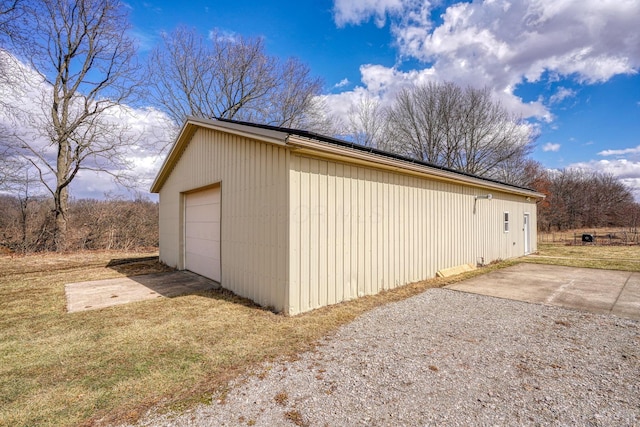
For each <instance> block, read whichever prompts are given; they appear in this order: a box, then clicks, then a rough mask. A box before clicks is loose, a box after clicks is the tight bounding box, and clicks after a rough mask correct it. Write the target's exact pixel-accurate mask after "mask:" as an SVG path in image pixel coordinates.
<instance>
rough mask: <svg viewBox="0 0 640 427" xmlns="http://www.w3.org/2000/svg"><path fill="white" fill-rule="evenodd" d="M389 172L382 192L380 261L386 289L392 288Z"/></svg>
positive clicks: (385, 174) (386, 173)
mask: <svg viewBox="0 0 640 427" xmlns="http://www.w3.org/2000/svg"><path fill="white" fill-rule="evenodd" d="M389 175H390V174H389V173H388V172H384V173H383V176H384V182H383V184H382V186H383V192H382V212H383V215H382V242H381V244H382V248H381V254H382V259H381V260H379V262H380V263H381V264H382V266H383V269H384V272H383V280H384V284H383V285H384V289H390V288H391V251H390V250H389V249H390V247H391V239H390V235H391V231H390V230H391V229H390V221H391V219H390V213H389V206H390V200H389Z"/></svg>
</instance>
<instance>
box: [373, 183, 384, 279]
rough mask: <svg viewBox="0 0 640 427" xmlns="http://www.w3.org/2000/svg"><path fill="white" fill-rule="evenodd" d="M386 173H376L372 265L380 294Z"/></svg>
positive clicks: (382, 270)
mask: <svg viewBox="0 0 640 427" xmlns="http://www.w3.org/2000/svg"><path fill="white" fill-rule="evenodd" d="M383 182H384V173H383V172H382V171H377V172H376V180H375V202H374V211H373V224H374V227H375V240H374V254H373V259H372V263H373V265H374V268H375V277H374V289H375V291H376V292H380V291H381V290H383V289H384V265H383V262H382V247H383V242H382V203H383V202H382V200H383V192H384V189H383Z"/></svg>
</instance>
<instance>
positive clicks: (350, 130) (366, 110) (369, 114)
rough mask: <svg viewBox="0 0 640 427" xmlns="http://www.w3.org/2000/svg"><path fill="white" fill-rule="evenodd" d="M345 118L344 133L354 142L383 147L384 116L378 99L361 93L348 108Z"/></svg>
mask: <svg viewBox="0 0 640 427" xmlns="http://www.w3.org/2000/svg"><path fill="white" fill-rule="evenodd" d="M347 120H348V123H347V124H346V133H347V135H348V136H349V137H350V138H352V139H353V141H354V142H355V143H356V144H360V145H364V146H365V147H375V148H381V149H384V148H385V146H384V145H385V144H384V141H383V135H384V130H385V120H386V118H385V115H384V109H383V108H382V106H381V105H380V101H378V100H377V99H375V98H373V97H371V96H370V95H369V94H363V95H361V96H360V98H359V100H358V102H357V103H355V104H353V105H351V107H350V108H349V112H348V114H347Z"/></svg>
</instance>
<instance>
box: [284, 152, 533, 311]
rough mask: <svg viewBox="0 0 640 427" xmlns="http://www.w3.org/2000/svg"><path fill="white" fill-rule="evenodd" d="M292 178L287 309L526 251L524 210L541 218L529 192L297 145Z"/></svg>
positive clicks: (305, 308)
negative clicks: (379, 165)
mask: <svg viewBox="0 0 640 427" xmlns="http://www.w3.org/2000/svg"><path fill="white" fill-rule="evenodd" d="M289 179H290V184H289V185H290V194H289V199H290V207H291V214H290V215H291V220H290V224H289V238H290V240H289V242H290V257H291V259H290V262H289V275H290V277H289V296H288V297H289V306H288V309H287V312H288V313H289V314H296V313H300V312H304V311H308V310H311V309H314V308H317V307H321V306H323V305H327V304H334V303H337V302H340V301H344V300H349V299H353V298H357V297H360V296H363V295H370V294H375V293H377V292H379V291H381V290H383V289H390V288H395V287H397V286H400V285H404V284H407V283H411V282H415V281H419V280H423V279H426V278H431V277H433V276H434V275H435V273H436V271H437V270H439V269H442V268H447V267H452V266H456V265H460V264H466V263H472V264H475V263H476V262H477V261H479V260H480V259H484V262H485V263H488V262H490V261H493V260H497V259H506V258H511V257H514V256H521V255H523V254H524V230H523V218H524V213H525V212H529V213H530V215H531V222H532V224H535V221H536V214H535V208H536V205H535V202H533V201H527V200H526V199H525V197H523V196H517V195H510V194H506V193H500V192H497V191H495V190H492V191H487V190H483V189H482V188H477V187H471V186H467V185H459V184H452V183H446V182H439V181H435V180H430V179H423V178H419V177H415V176H409V175H405V174H401V173H393V172H389V171H384V170H378V169H375V168H369V167H365V166H356V165H352V164H348V163H341V162H337V161H333V160H323V159H318V158H313V157H307V156H300V155H293V154H292V155H291V170H290V177H289ZM489 192H490V193H492V195H493V199H492V200H486V199H478V200H477V201H475V196H476V195H486V194H487V193H489ZM474 203H475V213H474ZM505 211H509V213H510V231H509V232H508V233H504V232H503V213H504V212H505ZM531 247H532V251H535V247H536V240H535V228H533V227H532V230H531Z"/></svg>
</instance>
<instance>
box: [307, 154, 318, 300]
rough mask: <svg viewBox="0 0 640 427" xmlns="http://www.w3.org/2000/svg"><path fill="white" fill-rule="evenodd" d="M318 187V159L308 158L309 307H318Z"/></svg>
mask: <svg viewBox="0 0 640 427" xmlns="http://www.w3.org/2000/svg"><path fill="white" fill-rule="evenodd" d="M319 197H320V196H319V188H318V160H316V159H310V160H309V208H310V211H311V215H310V219H311V229H310V233H309V237H310V239H309V246H310V249H309V275H310V276H309V307H311V308H316V307H319V305H318V302H319V289H318V287H319V282H318V278H319V277H318V276H319V265H318V259H319V246H318V240H319V239H320V214H319V212H318V210H319Z"/></svg>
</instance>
